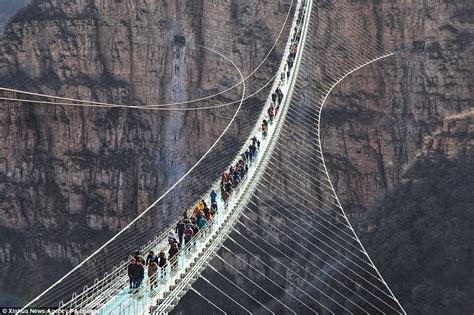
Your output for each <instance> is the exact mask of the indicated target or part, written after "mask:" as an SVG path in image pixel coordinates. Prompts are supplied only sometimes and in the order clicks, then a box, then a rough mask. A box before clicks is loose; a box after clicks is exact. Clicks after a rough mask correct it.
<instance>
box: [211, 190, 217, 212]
mask: <svg viewBox="0 0 474 315" xmlns="http://www.w3.org/2000/svg"><path fill="white" fill-rule="evenodd" d="M211 210H214V212H216V211H217V193H216V192H215V191H214V189H213V190H212V191H211Z"/></svg>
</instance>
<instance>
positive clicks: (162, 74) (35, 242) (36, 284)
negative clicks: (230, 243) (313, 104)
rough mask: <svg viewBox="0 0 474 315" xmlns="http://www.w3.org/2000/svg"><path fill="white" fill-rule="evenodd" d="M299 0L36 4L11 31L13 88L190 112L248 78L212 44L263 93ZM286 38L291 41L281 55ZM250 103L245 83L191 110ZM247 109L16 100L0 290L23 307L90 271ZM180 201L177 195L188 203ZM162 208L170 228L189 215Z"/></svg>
mask: <svg viewBox="0 0 474 315" xmlns="http://www.w3.org/2000/svg"><path fill="white" fill-rule="evenodd" d="M291 3H292V2H291V1H277V2H275V1H271V2H267V1H260V0H259V1H252V2H251V3H250V2H247V1H227V0H220V1H213V0H212V1H211V0H200V1H194V0H193V1H151V0H150V1H134V0H126V1H121V0H113V1H112V0H97V1H90V0H77V1H42V0H39V1H33V2H32V3H31V4H30V5H28V6H26V7H25V8H22V9H21V10H19V11H18V12H17V13H16V14H15V15H14V16H13V17H12V18H11V20H10V22H9V24H8V25H7V26H6V28H5V30H4V37H3V39H2V41H1V43H0V52H1V53H0V82H1V84H0V85H1V86H3V87H5V86H6V87H13V88H19V89H23V90H27V91H35V92H41V93H45V94H52V95H58V96H63V97H73V98H79V99H83V100H93V101H100V102H109V103H117V104H126V105H132V106H139V105H144V104H145V105H148V104H167V103H173V102H182V101H187V100H192V99H196V98H201V97H205V96H207V95H211V94H215V93H218V92H220V91H224V90H226V89H228V88H231V87H232V86H234V85H236V84H238V83H239V82H240V80H241V78H240V76H239V74H238V72H237V71H236V69H235V68H234V67H233V66H232V65H231V64H230V63H229V62H228V61H227V60H225V59H224V58H223V57H222V56H220V55H219V54H217V53H215V52H212V51H211V50H208V49H205V48H202V47H200V46H199V45H205V46H208V47H211V48H214V49H216V50H217V51H219V52H221V53H223V54H224V55H226V56H227V57H228V58H229V59H230V60H232V61H234V62H235V63H236V64H237V65H238V66H239V67H241V69H242V72H243V74H244V75H245V76H248V75H249V74H250V73H251V72H252V71H253V70H254V69H255V68H256V67H257V66H259V65H260V64H261V63H262V65H261V67H260V70H259V71H258V73H257V74H256V75H254V76H253V77H252V78H251V79H250V80H249V81H248V82H247V84H248V87H247V93H248V94H251V93H253V92H254V91H256V90H257V89H259V88H261V87H262V86H263V85H264V84H265V83H266V82H267V81H268V79H269V78H270V77H271V75H273V74H274V71H275V65H278V63H279V59H280V57H279V55H280V54H281V50H282V42H283V41H284V40H286V37H287V33H288V29H287V27H286V28H285V27H284V26H285V25H284V21H285V18H286V16H287V15H288V14H289V13H291V12H289V11H290V10H291V9H292V7H291V5H290V4H291ZM263 12H265V14H263ZM290 20H291V15H290ZM280 31H282V36H281V39H283V41H279V42H277V43H276V48H275V49H274V50H272V48H273V45H274V43H275V41H276V39H277V36H278V35H279V33H280ZM267 55H268V56H269V58H268V59H267V60H266V61H265V62H263V61H264V58H266V57H267ZM241 93H242V87H241V85H237V86H236V87H235V88H233V89H230V90H229V91H228V92H225V93H223V94H221V95H220V96H219V97H217V98H214V99H212V100H208V101H203V102H198V103H191V104H184V105H180V106H178V107H179V108H180V109H185V108H190V107H196V106H197V107H202V106H215V105H218V104H221V103H225V102H232V101H236V100H237V101H238V100H239V99H240V96H241ZM3 96H9V97H11V96H17V97H23V96H24V95H21V94H16V95H13V94H12V93H5V94H4V95H3ZM260 99H261V95H260V94H257V95H256V96H255V97H254V98H253V103H252V104H250V105H251V106H249V105H248V104H247V105H246V106H243V109H242V113H239V116H238V121H237V123H235V124H234V125H233V126H232V128H231V129H230V130H229V133H231V135H232V136H233V137H234V138H236V139H237V140H236V142H235V143H234V142H233V145H234V146H235V148H233V149H238V144H239V141H240V138H241V137H240V136H241V135H243V134H245V131H246V130H244V129H245V128H248V126H249V125H251V124H252V122H253V120H252V119H254V118H253V117H254V116H255V115H254V113H255V109H256V108H258V107H256V106H257V105H258V103H259V102H260ZM244 105H245V104H244ZM236 108H237V107H236V105H235V104H233V105H231V106H226V107H221V108H217V109H210V110H201V111H157V110H135V109H117V108H114V109H104V108H80V107H67V106H45V105H34V104H23V103H21V104H20V103H18V102H9V101H2V102H1V113H0V134H1V135H2V136H1V140H0V142H1V145H0V147H1V149H0V196H1V201H0V227H1V230H0V237H1V239H2V242H1V244H2V246H1V249H0V253H1V254H0V261H1V267H0V283H1V287H0V290H2V291H5V294H11V295H13V296H17V297H18V299H19V301H16V302H13V303H21V301H25V300H26V299H28V298H31V297H32V296H33V295H34V294H37V293H39V292H40V291H41V289H44V288H45V287H46V286H47V285H48V284H50V283H51V282H52V281H53V280H55V279H57V278H58V277H59V276H60V275H61V274H64V273H65V272H66V271H67V270H69V269H70V268H71V267H72V266H74V265H76V264H78V263H79V262H80V261H81V260H82V259H84V258H85V257H86V256H87V255H88V254H89V253H91V252H92V251H93V250H94V249H95V248H97V247H98V246H99V245H100V244H102V243H103V242H104V241H105V240H106V239H107V238H109V237H110V236H111V235H113V233H114V232H116V231H118V229H119V228H121V227H123V226H124V225H125V224H127V223H128V222H129V221H130V220H131V219H132V218H134V217H135V216H136V215H137V214H138V213H139V212H140V211H143V210H144V209H145V208H146V207H147V206H148V205H149V204H151V203H152V202H153V201H154V200H155V199H156V198H158V197H159V196H160V195H161V194H162V193H163V192H164V191H165V190H166V189H167V188H168V187H170V186H171V185H172V184H173V183H174V182H175V181H176V180H177V179H178V178H179V177H181V176H182V175H183V174H184V173H185V172H186V171H187V170H188V169H189V168H190V167H191V166H192V165H193V164H194V163H195V162H196V161H197V160H198V159H199V157H200V156H201V155H202V154H203V153H204V152H205V151H206V150H207V149H208V148H209V146H210V145H211V144H212V143H213V141H214V140H215V139H216V138H217V137H218V136H219V135H220V134H221V133H222V131H223V130H224V128H225V126H226V125H227V123H228V122H229V121H230V118H231V117H232V115H233V114H234V112H235V111H236ZM215 173H216V174H215V176H217V174H218V170H216V171H215ZM200 185H202V186H203V187H205V185H207V183H205V184H202V183H200ZM180 193H183V191H177V192H174V196H176V198H177V199H180V197H179V196H180V195H179V194H180ZM197 197H198V196H194V198H197ZM181 199H183V200H178V201H182V203H187V202H189V201H188V200H185V199H184V198H181ZM160 211H161V212H160V213H159V214H160V215H158V219H159V220H158V223H156V229H157V231H159V229H160V228H162V227H163V226H164V225H166V223H169V222H171V221H172V220H174V219H175V218H176V217H177V216H178V215H180V214H181V212H182V208H180V207H169V208H166V209H162V210H160ZM125 257H126V255H125V256H124V258H125ZM12 283H16V285H14V286H12V285H11V284H12ZM2 295H3V293H2Z"/></svg>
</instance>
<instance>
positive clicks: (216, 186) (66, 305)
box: [57, 0, 306, 313]
mask: <svg viewBox="0 0 474 315" xmlns="http://www.w3.org/2000/svg"><path fill="white" fill-rule="evenodd" d="M305 3H306V1H304V0H299V1H298V4H297V6H296V10H295V15H294V18H293V23H292V26H291V30H292V31H291V32H290V36H289V38H288V41H287V44H286V46H285V50H284V54H283V58H282V62H281V64H280V67H279V70H278V73H277V75H276V79H275V80H274V81H273V86H272V88H271V91H270V95H268V97H267V99H266V101H265V105H264V106H263V110H262V112H261V114H260V116H259V118H258V120H257V124H256V125H255V127H254V129H253V131H252V132H251V133H250V135H249V137H248V139H247V141H246V142H245V143H244V144H243V145H242V149H241V150H240V151H239V152H241V153H240V154H239V155H238V156H237V157H236V158H235V159H234V160H233V161H232V163H231V165H235V164H236V163H237V162H238V161H239V160H240V159H241V154H242V153H243V152H245V150H246V148H248V146H249V145H250V143H251V142H252V140H251V139H252V138H253V136H254V135H255V134H257V133H258V132H259V131H260V123H261V121H262V120H263V119H266V118H267V116H268V114H267V111H266V109H267V108H268V106H269V104H271V93H272V92H273V91H274V90H275V89H276V88H277V87H278V82H279V81H280V80H279V77H278V75H279V74H280V73H282V71H283V70H284V69H285V65H286V60H287V57H288V54H289V47H291V45H292V37H293V35H294V32H293V30H294V28H295V26H296V20H297V16H298V13H299V9H300V8H301V7H302V5H304V4H305ZM245 178H246V177H245ZM243 180H244V179H242V181H243ZM241 184H242V182H241ZM240 187H242V185H238V186H237V189H240ZM212 190H215V191H218V190H220V176H219V179H217V180H216V181H215V182H214V183H213V184H212V185H211V188H210V189H209V190H208V191H207V192H206V193H205V194H204V196H202V197H200V198H197V200H196V202H195V203H194V205H193V207H191V208H189V212H188V214H191V212H192V211H193V209H194V208H195V207H196V206H197V204H198V203H199V201H200V200H201V199H204V200H206V201H208V200H209V194H210V193H211V191H212ZM233 195H234V194H232V195H231V196H230V197H229V199H228V200H227V202H226V203H225V204H226V207H227V204H228V203H229V202H230V201H231V200H232V199H231V198H232V197H233ZM208 204H210V202H208ZM176 224H177V221H176V222H174V223H172V224H170V225H169V226H168V227H166V228H165V230H164V231H163V232H162V233H160V234H159V235H158V236H156V237H155V238H154V239H153V240H150V241H149V242H148V243H147V244H145V245H143V246H142V247H141V248H140V250H141V252H142V253H148V252H149V251H150V250H153V251H154V252H159V251H161V250H165V249H166V248H167V246H168V242H167V240H168V235H170V234H171V233H172V232H173V231H174V229H175V226H176ZM214 224H215V223H214V221H213V222H211V223H210V224H209V225H208V226H207V229H210V228H211V227H212V226H213V225H214ZM207 229H206V230H207ZM203 233H204V232H202V233H201V231H200V236H199V237H202V235H203ZM198 234H199V233H198ZM196 236H197V235H196ZM196 241H197V238H196V239H195V240H194V241H193V243H195V242H196ZM190 243H191V242H190ZM190 243H188V245H189V244H190ZM189 248H190V246H185V248H183V249H182V250H185V251H186V250H189ZM176 256H178V254H177V255H176ZM176 259H178V257H176ZM128 264H129V261H128V260H122V261H121V262H120V263H119V264H118V265H117V266H115V267H114V268H113V270H112V272H110V273H105V274H104V276H103V277H102V278H101V279H96V280H95V281H94V284H93V285H92V286H90V287H88V286H86V287H84V288H83V291H82V292H81V293H79V294H73V296H72V298H71V299H70V300H68V301H64V302H61V303H60V305H59V308H58V310H57V312H59V313H62V312H70V311H71V310H76V311H78V312H83V311H98V310H99V309H101V308H102V307H104V306H106V305H107V303H108V301H109V300H110V299H111V296H115V295H117V294H119V293H120V292H122V291H123V289H124V288H127V287H128V274H127V269H128ZM169 265H170V264H168V265H167V267H166V268H168V269H169V268H170V266H169ZM164 281H165V280H164V279H163V280H162V282H164ZM162 282H160V284H162ZM126 303H127V301H123V302H121V303H120V304H119V305H121V306H120V308H122V309H125V308H127V306H126V305H125V304H126ZM128 307H130V306H128ZM136 307H137V306H136V305H134V306H133V308H136Z"/></svg>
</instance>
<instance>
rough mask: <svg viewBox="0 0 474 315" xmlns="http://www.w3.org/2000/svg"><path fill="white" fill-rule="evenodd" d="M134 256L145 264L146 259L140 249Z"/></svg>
mask: <svg viewBox="0 0 474 315" xmlns="http://www.w3.org/2000/svg"><path fill="white" fill-rule="evenodd" d="M134 257H135V260H137V261H138V260H139V261H141V263H142V265H144V264H145V259H143V257H142V256H141V253H140V251H139V250H137V251H136V252H135V255H134Z"/></svg>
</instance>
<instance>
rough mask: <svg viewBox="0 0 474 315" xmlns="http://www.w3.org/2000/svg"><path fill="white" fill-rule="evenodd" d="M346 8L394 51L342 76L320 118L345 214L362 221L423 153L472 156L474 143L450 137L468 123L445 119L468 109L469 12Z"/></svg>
mask: <svg viewBox="0 0 474 315" xmlns="http://www.w3.org/2000/svg"><path fill="white" fill-rule="evenodd" d="M352 8H353V10H352V12H360V14H356V15H355V16H356V17H357V18H358V19H359V21H360V25H362V26H364V25H368V26H367V28H368V29H373V32H372V35H374V36H376V37H378V38H379V39H380V40H381V42H382V43H384V45H385V47H387V48H388V49H389V50H391V51H395V52H397V53H396V54H395V55H394V56H392V57H388V58H386V59H384V60H381V61H378V62H376V63H375V64H372V65H370V66H367V67H366V68H364V69H361V70H359V71H357V72H356V73H354V74H352V75H351V76H349V77H347V78H346V79H345V80H344V81H343V82H341V83H340V84H339V85H338V86H337V87H336V88H335V89H334V91H333V92H332V94H331V96H330V97H329V98H328V100H327V103H326V108H325V109H324V111H323V114H322V129H321V130H322V132H323V135H322V136H323V141H324V150H323V151H324V153H325V157H326V160H327V163H328V169H329V172H330V175H331V178H332V180H333V183H334V185H335V188H336V190H337V192H338V195H339V198H340V199H341V202H342V203H343V205H344V207H345V209H346V211H347V212H349V214H350V215H358V214H359V215H360V213H362V212H363V211H364V210H365V209H366V208H367V207H368V206H369V205H370V204H371V202H372V201H373V200H374V198H375V197H376V196H377V195H379V194H381V193H382V192H383V191H385V190H386V189H390V188H393V187H395V186H397V185H398V184H399V183H400V181H401V178H402V175H403V173H404V171H405V170H406V169H407V168H408V167H409V166H410V165H411V164H412V163H413V162H414V161H415V159H416V157H417V155H419V154H420V153H421V151H422V150H423V149H427V147H430V146H432V147H433V146H434V147H437V149H436V150H442V151H444V153H445V154H446V155H448V156H452V155H455V154H457V152H461V153H462V152H463V153H462V154H468V152H472V140H469V139H465V138H461V139H457V138H456V137H457V136H459V135H460V134H459V133H458V132H457V131H456V132H455V131H454V130H453V128H455V129H456V130H458V129H459V128H461V129H463V128H467V127H466V124H468V122H467V121H468V120H469V118H466V119H461V120H457V119H456V120H454V121H453V120H452V119H450V118H449V117H456V116H457V115H461V116H464V115H468V113H469V111H471V110H472V106H473V105H472V104H473V98H472V95H473V87H472V80H473V76H472V62H473V57H472V56H473V45H472V42H473V40H474V32H473V30H474V20H473V18H472V16H473V14H472V12H474V7H473V5H472V3H468V2H462V1H450V2H444V3H437V4H434V3H428V2H423V1H422V2H416V3H415V2H412V1H396V2H390V3H389V2H378V1H373V2H362V1H359V2H354V3H353V4H352ZM354 36H358V35H356V34H355V35H354ZM360 36H364V35H363V34H362V33H360ZM361 40H362V39H361ZM471 115H472V114H471ZM453 119H454V118H453ZM452 124H455V126H453V127H449V126H451V125H452ZM447 130H450V131H448V133H450V135H447V134H446V131H447ZM455 134H457V135H455ZM444 135H446V136H447V137H448V138H444ZM462 137H464V134H463V135H462ZM469 137H471V136H469ZM427 139H431V140H427ZM443 139H444V140H443ZM430 143H431V144H430ZM469 146H470V147H471V149H470V148H469ZM434 147H433V148H434ZM471 156H472V155H471Z"/></svg>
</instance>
